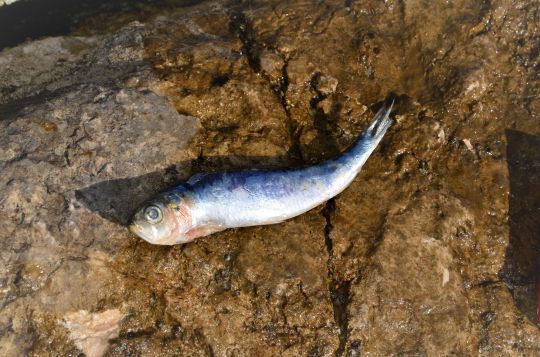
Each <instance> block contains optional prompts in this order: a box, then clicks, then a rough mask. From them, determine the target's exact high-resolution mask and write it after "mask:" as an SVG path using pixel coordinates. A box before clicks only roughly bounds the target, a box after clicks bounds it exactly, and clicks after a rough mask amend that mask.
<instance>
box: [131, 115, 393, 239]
mask: <svg viewBox="0 0 540 357" xmlns="http://www.w3.org/2000/svg"><path fill="white" fill-rule="evenodd" d="M391 110H392V105H390V106H388V107H387V106H383V107H382V108H381V109H380V110H379V111H378V112H377V114H376V115H375V117H374V119H373V121H372V122H371V124H370V125H369V126H368V127H367V128H366V129H365V130H364V132H363V133H362V135H360V136H359V138H358V139H357V140H356V141H355V143H354V144H353V145H352V146H351V147H350V148H349V149H348V150H346V151H345V152H344V153H342V154H341V155H340V156H339V157H337V158H336V159H333V160H328V161H325V162H323V163H321V164H318V165H315V166H310V167H305V168H300V169H289V170H277V171H263V170H260V171H258V170H246V171H236V172H218V173H208V174H197V175H195V176H192V177H191V178H190V179H189V180H188V181H187V182H185V183H182V184H180V185H178V186H175V187H173V188H171V189H169V190H167V191H165V192H162V193H160V194H158V195H157V196H156V197H154V198H153V199H152V200H150V201H149V202H147V203H146V204H145V205H144V206H143V207H142V208H141V209H139V210H138V211H137V212H136V213H135V215H134V216H133V219H132V223H131V224H130V230H131V231H132V232H133V233H135V234H137V235H138V236H139V237H141V238H143V239H144V240H146V241H147V242H149V243H152V244H161V245H173V244H183V243H187V242H190V241H192V240H194V239H195V238H199V237H203V236H207V235H209V234H212V233H215V232H219V231H222V230H224V229H228V228H237V227H248V226H258V225H266V224H275V223H280V222H283V221H285V220H286V219H289V218H292V217H296V216H298V215H300V214H302V213H304V212H307V211H309V210H311V209H312V208H314V207H316V206H318V205H320V204H321V203H323V202H325V201H327V200H329V199H330V198H332V197H334V196H336V195H337V194H339V193H340V192H342V191H343V190H345V189H346V188H347V186H349V184H350V183H351V182H352V181H353V180H354V178H355V177H356V175H357V174H358V173H359V172H360V170H361V169H362V166H363V165H364V163H365V162H366V161H367V159H368V158H369V156H370V155H371V153H372V152H373V150H375V148H376V147H377V144H378V143H379V142H380V141H381V139H382V138H383V136H384V134H385V133H386V131H387V130H388V128H389V127H390V125H391V124H392V120H391V119H390V118H389V116H390V112H391Z"/></svg>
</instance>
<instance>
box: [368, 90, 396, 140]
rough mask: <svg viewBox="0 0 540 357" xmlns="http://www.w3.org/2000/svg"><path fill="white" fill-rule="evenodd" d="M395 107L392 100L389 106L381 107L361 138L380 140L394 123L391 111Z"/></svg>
mask: <svg viewBox="0 0 540 357" xmlns="http://www.w3.org/2000/svg"><path fill="white" fill-rule="evenodd" d="M393 107H394V101H393V100H392V103H390V106H387V105H386V104H385V105H383V106H382V107H381V109H379V111H378V112H377V114H375V117H374V118H373V121H372V122H371V123H370V124H369V126H368V127H367V128H366V130H365V131H364V132H363V133H362V137H361V139H364V140H365V139H367V140H370V141H375V142H377V143H378V142H379V141H380V140H381V139H382V137H383V136H384V134H385V133H386V131H387V130H388V128H389V127H390V125H392V119H390V113H391V112H392V108H393Z"/></svg>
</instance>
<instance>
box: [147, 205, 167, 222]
mask: <svg viewBox="0 0 540 357" xmlns="http://www.w3.org/2000/svg"><path fill="white" fill-rule="evenodd" d="M144 218H145V219H146V220H147V221H148V223H151V224H157V223H159V222H161V220H162V219H163V212H162V211H161V209H160V208H159V207H158V206H154V205H150V206H147V207H146V208H145V209H144Z"/></svg>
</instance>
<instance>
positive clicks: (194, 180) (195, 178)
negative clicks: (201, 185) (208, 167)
mask: <svg viewBox="0 0 540 357" xmlns="http://www.w3.org/2000/svg"><path fill="white" fill-rule="evenodd" d="M209 175H210V174H209V173H207V172H202V173H199V174H195V175H193V176H191V177H190V178H189V180H187V183H188V184H189V185H191V186H193V185H195V184H196V183H197V182H199V181H201V180H202V179H203V178H205V177H206V176H209Z"/></svg>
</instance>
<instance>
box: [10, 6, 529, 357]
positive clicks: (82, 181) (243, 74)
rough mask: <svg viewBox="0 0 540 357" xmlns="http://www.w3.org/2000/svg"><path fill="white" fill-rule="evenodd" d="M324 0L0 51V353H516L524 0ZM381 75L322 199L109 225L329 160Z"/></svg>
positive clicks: (523, 264) (193, 11)
mask: <svg viewBox="0 0 540 357" xmlns="http://www.w3.org/2000/svg"><path fill="white" fill-rule="evenodd" d="M520 4H521V3H520ZM345 5H346V6H344V5H343V2H325V3H324V4H318V5H317V6H314V5H313V4H311V3H309V2H294V3H284V2H271V3H267V2H264V3H262V2H261V3H258V4H252V5H250V6H247V7H243V6H242V5H238V4H236V3H235V4H224V3H218V2H204V3H201V4H197V5H193V6H189V7H184V8H178V9H177V10H175V11H163V10H161V11H159V10H156V9H152V13H158V14H159V16H156V17H153V18H151V19H149V18H148V17H147V16H146V17H145V16H142V17H144V18H145V19H146V20H145V21H144V22H132V23H130V24H129V25H127V26H124V27H122V28H121V29H118V30H115V31H113V32H111V33H108V34H104V35H99V36H98V35H95V36H89V37H81V36H78V37H77V36H65V37H55V38H44V39H41V40H38V41H33V42H28V43H26V44H23V45H20V46H17V47H14V48H11V49H8V50H5V51H3V52H2V53H0V171H1V172H2V175H0V212H1V213H2V216H3V219H2V220H0V232H1V233H0V248H1V249H0V261H1V266H2V267H3V269H1V270H0V306H1V310H0V354H2V355H8V356H9V355H23V354H36V355H41V354H47V353H53V354H61V355H69V354H71V355H75V354H79V353H81V352H82V353H85V354H86V355H101V354H103V353H105V354H109V355H126V354H133V355H140V354H162V355H168V354H178V353H179V351H181V353H182V354H186V355H203V354H205V355H219V356H228V355H246V356H247V355H325V356H329V355H351V356H355V355H361V354H374V355H379V354H383V355H384V354H427V355H433V354H435V355H437V354H478V353H480V354H497V355H499V354H503V355H515V354H525V355H535V354H538V352H539V351H538V346H539V345H540V332H539V329H538V324H537V321H536V319H535V316H534V315H535V313H534V309H535V306H534V304H535V299H536V296H535V295H534V294H535V286H534V284H535V283H534V282H535V280H536V279H537V276H538V274H539V271H538V264H537V263H536V261H537V260H538V259H536V260H535V257H538V254H540V251H539V250H538V240H537V235H535V234H534V232H536V231H537V228H538V224H537V220H536V218H534V217H533V215H534V212H537V207H535V204H536V202H537V200H536V199H535V197H536V196H534V195H527V194H526V192H529V191H531V190H532V188H531V186H533V185H534V184H535V183H536V182H537V180H536V178H535V177H536V176H534V175H532V176H531V177H529V175H526V174H525V173H534V172H536V171H535V165H534V162H535V160H536V157H537V156H535V155H534V153H535V152H538V149H539V148H538V140H537V137H538V135H539V131H538V110H539V107H538V105H537V101H535V100H534V98H535V97H536V96H537V95H538V88H539V86H538V80H537V79H538V78H537V71H538V63H537V62H538V58H537V51H536V50H535V49H536V47H537V46H536V47H535V45H534V44H537V43H538V39H539V35H538V29H537V27H536V26H533V25H531V24H535V23H537V22H538V21H535V20H537V19H535V16H536V15H535V14H537V13H538V6H537V5H536V4H530V3H527V4H526V3H523V4H521V5H520V6H516V4H515V3H510V2H506V1H495V2H490V3H474V4H472V3H469V2H463V1H462V2H458V3H456V4H454V3H452V4H450V3H444V4H443V3H430V4H428V5H426V4H425V3H424V2H418V1H412V2H411V1H409V2H406V3H401V2H393V1H389V2H384V3H383V2H373V1H372V2H370V1H368V2H358V3H357V2H350V3H349V2H347V3H346V4H345ZM434 14H436V15H434ZM83 30H84V29H82V30H81V31H82V32H84V31H83ZM495 53H496V54H497V55H494V54H495ZM392 92H393V93H394V99H395V103H396V109H395V122H396V123H395V124H394V126H393V127H392V128H391V129H390V131H389V132H388V134H387V136H386V137H385V139H384V140H383V142H382V143H381V146H380V148H379V149H378V150H377V151H376V152H375V153H374V154H373V156H372V157H371V158H370V160H369V161H368V162H367V164H366V166H365V167H364V169H363V171H362V173H361V174H360V175H359V177H358V178H357V180H355V181H354V182H353V184H352V185H351V186H350V187H349V188H348V189H347V190H345V191H344V192H343V193H342V194H340V195H339V196H338V197H336V198H335V199H333V200H331V201H329V202H328V203H327V204H325V205H323V207H318V208H316V209H314V210H313V211H311V212H309V213H307V214H305V215H302V216H300V217H297V218H295V219H292V220H290V221H288V222H285V223H283V224H279V225H275V226H266V227H253V228H245V229H237V230H228V231H225V232H221V233H218V234H215V235H213V236H211V237H207V238H203V239H200V240H198V241H196V242H194V243H190V244H188V245H186V246H175V247H158V246H151V245H149V244H147V243H146V242H144V241H142V240H140V239H138V238H137V237H134V236H133V235H131V234H130V233H129V232H128V231H127V229H126V227H125V224H126V223H127V221H128V219H129V218H130V216H131V214H132V212H133V210H134V209H136V208H137V206H138V205H139V204H141V203H142V202H143V201H144V200H145V199H147V198H148V197H150V196H152V195H153V194H155V193H156V192H158V191H160V190H162V189H165V188H166V187H169V186H171V185H173V184H175V183H176V182H179V181H180V180H182V179H185V178H187V177H189V176H190V175H192V174H194V173H198V172H207V171H217V170H229V169H240V168H247V167H250V168H253V167H255V168H278V167H279V168H283V167H296V166H300V165H305V164H312V163H317V162H320V161H322V160H324V159H326V158H329V157H332V156H333V155H336V154H338V153H339V152H341V151H343V150H345V149H346V148H347V147H348V146H349V145H350V144H351V143H352V142H353V140H354V139H355V138H356V137H357V135H358V134H359V133H360V132H361V130H362V128H363V126H364V125H365V123H366V122H368V121H369V120H370V119H371V117H372V115H373V113H374V112H375V111H376V110H377V109H378V108H379V107H380V105H381V104H382V102H383V101H384V100H385V98H387V96H388V95H389V93H392ZM507 129H512V130H510V131H509V130H507ZM531 192H532V191H531ZM89 341H90V342H91V343H88V342H89Z"/></svg>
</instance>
